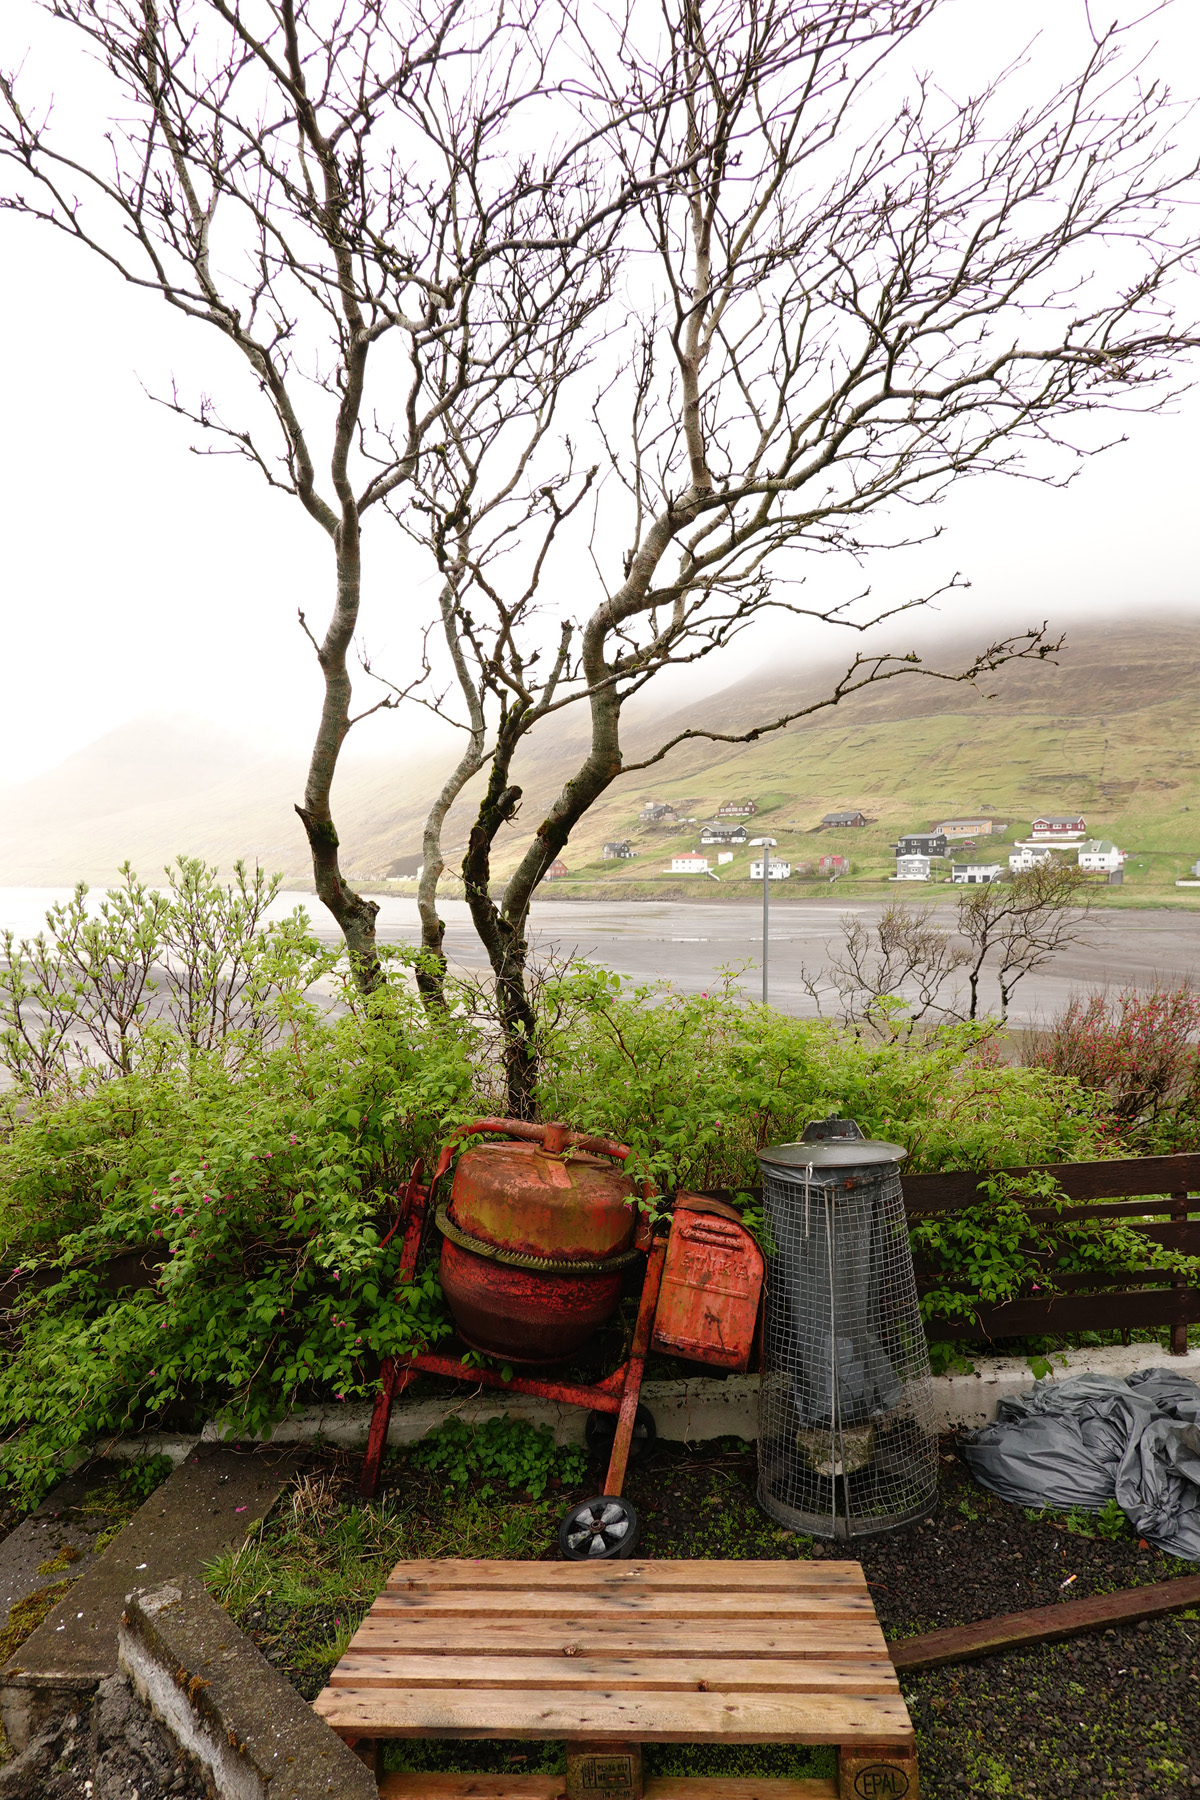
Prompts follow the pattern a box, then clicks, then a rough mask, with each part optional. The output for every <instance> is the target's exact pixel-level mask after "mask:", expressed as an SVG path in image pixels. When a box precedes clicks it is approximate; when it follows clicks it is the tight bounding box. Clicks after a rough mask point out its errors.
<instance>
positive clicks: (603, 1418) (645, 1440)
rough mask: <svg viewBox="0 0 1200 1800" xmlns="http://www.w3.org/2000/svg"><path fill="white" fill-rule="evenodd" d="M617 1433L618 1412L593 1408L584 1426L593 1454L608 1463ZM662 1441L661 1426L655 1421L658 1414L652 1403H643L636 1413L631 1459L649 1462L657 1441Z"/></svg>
mask: <svg viewBox="0 0 1200 1800" xmlns="http://www.w3.org/2000/svg"><path fill="white" fill-rule="evenodd" d="M616 1435H617V1415H616V1413H610V1412H590V1413H589V1414H588V1416H587V1420H586V1422H585V1424H584V1427H583V1441H584V1444H585V1446H586V1448H587V1453H588V1455H589V1456H591V1457H594V1459H595V1460H596V1461H597V1462H602V1463H604V1465H605V1467H607V1466H608V1459H609V1457H610V1456H611V1455H612V1447H613V1439H614V1438H615V1437H616ZM657 1442H658V1426H657V1425H656V1424H655V1423H654V1414H653V1413H652V1412H651V1411H650V1408H649V1407H648V1406H642V1405H641V1404H640V1403H639V1405H638V1409H637V1411H636V1413H634V1415H633V1436H632V1438H631V1439H630V1441H629V1460H630V1462H631V1463H640V1462H645V1460H646V1458H647V1457H648V1456H649V1454H650V1452H651V1451H652V1450H653V1448H654V1446H655V1444H656V1443H657Z"/></svg>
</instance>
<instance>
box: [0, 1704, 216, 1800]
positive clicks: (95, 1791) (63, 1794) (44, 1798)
mask: <svg viewBox="0 0 1200 1800" xmlns="http://www.w3.org/2000/svg"><path fill="white" fill-rule="evenodd" d="M134 1796H136V1800H211V1796H212V1789H211V1788H210V1787H209V1786H207V1785H206V1783H205V1781H204V1779H203V1777H202V1775H201V1773H200V1769H199V1767H198V1765H197V1764H195V1763H194V1762H192V1760H191V1758H190V1757H185V1756H183V1755H181V1753H180V1751H179V1748H178V1746H177V1745H176V1744H175V1743H174V1741H173V1740H172V1739H171V1738H170V1737H169V1736H168V1735H167V1733H166V1732H165V1731H164V1730H163V1729H162V1727H161V1726H160V1725H159V1724H158V1722H157V1720H156V1719H154V1718H153V1716H152V1715H151V1713H150V1712H149V1711H148V1710H147V1708H146V1707H144V1706H143V1705H142V1704H141V1702H140V1701H139V1700H138V1699H137V1698H136V1696H135V1695H134V1694H133V1692H132V1691H131V1689H130V1687H129V1684H128V1683H127V1682H126V1681H125V1680H124V1678H123V1677H122V1676H120V1675H114V1676H112V1677H111V1679H110V1680H108V1681H105V1682H102V1683H101V1685H100V1687H99V1688H98V1689H97V1691H96V1697H95V1699H94V1701H93V1702H92V1703H91V1705H90V1706H88V1707H87V1708H86V1709H84V1708H81V1709H80V1711H79V1712H78V1713H73V1714H71V1716H70V1717H69V1718H68V1719H67V1721H66V1723H65V1725H64V1726H63V1729H62V1730H61V1731H59V1732H57V1733H53V1734H48V1735H47V1736H46V1737H42V1738H37V1739H35V1741H34V1742H33V1743H32V1744H30V1746H29V1748H28V1749H27V1750H26V1751H25V1752H24V1754H23V1755H22V1756H20V1757H18V1758H17V1759H16V1760H15V1761H13V1762H10V1763H8V1764H6V1765H5V1766H4V1767H2V1768H0V1800H134Z"/></svg>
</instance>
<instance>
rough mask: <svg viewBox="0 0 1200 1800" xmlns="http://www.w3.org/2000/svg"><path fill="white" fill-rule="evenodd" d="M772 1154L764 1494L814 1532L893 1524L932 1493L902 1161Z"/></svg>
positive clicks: (923, 1361)
mask: <svg viewBox="0 0 1200 1800" xmlns="http://www.w3.org/2000/svg"><path fill="white" fill-rule="evenodd" d="M847 1148H849V1146H847ZM795 1150H796V1151H798V1150H799V1146H796V1147H795ZM897 1154H899V1152H897ZM770 1155H771V1153H770V1152H767V1153H765V1154H764V1159H763V1205H764V1211H765V1213H766V1217H767V1221H768V1223H769V1225H770V1231H771V1238H772V1247H771V1252H770V1254H769V1257H768V1274H767V1301H766V1320H765V1329H764V1343H763V1348H764V1375H763V1388H762V1401H761V1410H760V1418H759V1440H758V1442H759V1475H758V1498H759V1504H760V1505H761V1506H762V1507H763V1509H764V1510H765V1511H766V1512H768V1513H769V1514H770V1515H771V1517H772V1518H774V1519H778V1520H779V1522H780V1523H781V1524H783V1525H788V1526H791V1527H792V1528H793V1529H794V1530H797V1531H804V1532H809V1533H811V1534H812V1535H814V1536H817V1537H833V1538H840V1539H849V1538H855V1537H866V1536H868V1535H869V1534H870V1533H872V1532H878V1531H888V1530H892V1529H894V1528H895V1527H896V1526H898V1525H903V1524H905V1523H907V1522H909V1521H910V1520H913V1519H919V1518H922V1517H923V1516H924V1515H925V1514H926V1513H927V1512H929V1511H930V1509H931V1508H932V1506H933V1503H934V1501H935V1499H936V1497H937V1435H936V1432H935V1430H934V1427H933V1409H932V1393H931V1389H930V1369H929V1350H928V1346H927V1344H926V1341H925V1332H924V1328H923V1326H922V1324H921V1315H920V1310H919V1308H918V1305H917V1284H916V1279H915V1277H914V1274H913V1264H912V1252H911V1250H910V1248H909V1241H908V1226H907V1221H906V1219H905V1214H904V1200H903V1196H902V1193H901V1189H900V1175H899V1170H898V1168H897V1166H896V1163H895V1162H886V1161H885V1162H880V1161H876V1162H874V1163H872V1164H870V1165H867V1166H844V1167H840V1168H821V1167H812V1166H810V1165H797V1166H793V1167H791V1168H789V1169H787V1170H786V1171H785V1172H781V1171H780V1169H779V1168H777V1167H772V1166H771V1164H770V1162H769V1160H768V1158H769V1157H770Z"/></svg>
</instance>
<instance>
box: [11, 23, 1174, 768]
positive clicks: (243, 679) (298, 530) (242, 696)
mask: <svg viewBox="0 0 1200 1800" xmlns="http://www.w3.org/2000/svg"><path fill="white" fill-rule="evenodd" d="M1098 5H1099V7H1100V8H1101V9H1102V10H1103V13H1104V19H1105V20H1106V19H1107V18H1108V17H1110V16H1113V15H1114V14H1115V15H1116V16H1118V17H1133V16H1134V15H1135V13H1137V14H1140V13H1141V12H1142V11H1143V10H1145V9H1144V8H1143V7H1142V6H1137V7H1136V8H1135V7H1134V6H1132V5H1130V4H1129V0H1098ZM0 10H2V17H0V63H2V64H3V65H4V66H6V67H11V66H12V65H13V64H14V63H15V62H17V61H18V60H20V58H21V57H22V56H23V55H24V53H25V50H26V48H27V47H29V48H30V55H29V59H28V64H27V79H29V80H30V81H31V82H32V83H33V84H34V85H35V86H36V87H38V88H39V89H47V88H52V89H53V91H54V93H55V95H56V102H57V105H58V107H59V108H60V109H63V110H64V111H66V112H68V113H69V112H70V110H71V109H72V108H73V107H76V106H80V107H83V106H86V105H87V103H88V101H89V99H90V98H91V97H92V96H94V94H95V91H96V89H95V82H94V77H91V76H89V75H87V74H86V73H83V72H81V70H80V68H79V66H78V65H77V63H76V62H75V61H74V60H73V55H72V46H71V43H70V38H69V35H68V33H67V32H66V31H65V30H64V28H62V27H61V26H60V27H57V28H55V27H52V26H48V25H47V23H46V22H45V21H44V20H43V19H41V18H40V17H38V16H37V13H36V9H35V8H34V6H33V5H31V4H30V0H5V3H4V5H3V8H2V9H0ZM1047 12H1049V14H1050V28H1051V31H1052V36H1051V37H1050V38H1048V39H1047V40H1045V42H1044V44H1043V46H1042V47H1041V48H1040V49H1039V50H1037V51H1036V52H1035V60H1034V66H1033V74H1034V76H1036V75H1037V74H1038V73H1039V71H1040V68H1041V66H1042V63H1043V62H1044V65H1045V66H1046V67H1049V66H1050V64H1051V63H1052V62H1053V60H1054V58H1055V57H1056V56H1057V55H1059V54H1060V53H1061V52H1062V51H1063V48H1064V46H1065V45H1067V44H1069V43H1070V42H1071V41H1078V31H1079V27H1080V22H1081V20H1082V18H1083V7H1082V4H1079V3H1078V0H1052V4H1051V6H1050V8H1049V9H1047V7H1046V5H1045V0H1036V3H1033V0H1008V4H1007V5H1006V6H1004V7H1003V8H1000V7H997V6H995V5H983V4H980V0H959V3H958V4H957V5H955V6H951V7H949V8H947V13H946V15H945V17H944V19H943V22H942V23H941V25H940V26H939V30H938V33H937V36H936V37H935V38H933V39H931V40H928V41H927V43H926V45H925V46H924V48H923V54H924V56H925V57H926V58H928V57H929V56H934V57H936V66H937V72H938V75H939V78H940V79H942V80H943V81H944V83H945V85H946V86H947V87H950V88H961V87H963V86H967V85H971V84H973V83H977V82H978V80H979V79H980V77H981V76H985V75H986V74H988V73H990V72H992V71H993V70H994V68H995V67H996V66H997V64H998V63H999V62H1000V61H1001V60H1002V59H1003V58H1004V57H1005V56H1007V55H1008V54H1009V53H1010V51H1011V50H1013V49H1015V48H1016V47H1017V46H1018V45H1019V43H1020V42H1021V41H1022V40H1023V39H1026V38H1028V37H1030V36H1032V35H1033V34H1034V33H1035V32H1036V31H1037V30H1038V29H1039V28H1041V26H1042V25H1043V21H1044V19H1045V16H1046V14H1047ZM1097 18H1098V22H1103V21H1101V20H1100V18H1099V13H1098V14H1097ZM1154 35H1155V36H1156V37H1157V38H1158V39H1159V40H1160V47H1159V49H1158V50H1157V52H1155V53H1154V55H1153V56H1152V59H1151V64H1152V67H1153V69H1154V71H1155V72H1156V73H1164V74H1166V75H1167V76H1168V77H1169V79H1170V80H1171V81H1172V83H1173V85H1174V86H1175V87H1176V88H1177V89H1178V90H1180V91H1182V92H1192V93H1194V92H1197V91H1200V6H1198V5H1197V4H1196V3H1195V0H1178V3H1177V4H1176V5H1174V6H1173V7H1172V8H1170V9H1169V10H1168V11H1167V13H1165V14H1164V15H1163V16H1162V17H1160V18H1159V19H1158V20H1156V21H1155V25H1154ZM1039 59H1042V61H1039ZM0 267H3V269H4V271H5V279H4V282H3V286H2V289H0V334H2V335H0V342H2V343H3V345H4V347H5V352H6V354H5V355H4V359H3V368H4V389H3V395H4V400H3V404H4V424H5V429H4V431H3V432H2V433H0V461H2V465H3V468H2V483H0V506H2V507H3V528H4V529H3V542H4V564H3V577H2V584H3V585H2V591H0V605H2V608H3V621H2V623H3V639H2V642H3V667H4V674H5V680H4V703H3V706H2V707H0V783H3V782H5V781H16V780H20V779H22V778H25V777H28V776H29V775H32V774H34V773H36V772H38V771H39V770H41V769H43V768H46V767H49V766H51V765H53V764H54V763H57V762H59V761H61V760H62V758H63V757H64V756H65V755H67V754H69V753H70V752H71V751H73V750H75V749H77V748H79V747H80V746H81V745H83V744H85V743H87V742H88V741H90V740H91V739H93V738H95V737H96V736H98V735H99V734H101V733H102V732H104V731H106V730H107V729H110V728H111V727H112V726H114V725H117V724H119V723H121V722H123V721H125V720H127V719H129V718H131V717H133V716H135V715H138V714H140V713H143V712H146V711H147V710H154V711H160V712H161V711H166V712H187V713H193V714H196V715H199V716H200V717H202V718H205V719H208V720H211V721H214V722H216V723H218V724H221V725H224V726H227V727H229V728H231V729H233V730H236V731H242V732H244V733H245V734H246V735H248V736H250V737H252V738H255V739H262V740H266V741H276V742H281V743H285V744H288V745H292V746H298V745H300V744H302V743H303V742H304V741H305V740H306V738H307V736H308V734H309V733H310V731H311V725H312V721H313V719H314V717H315V710H316V706H317V701H318V694H319V682H318V679H317V672H316V669H315V666H314V663H313V658H312V653H311V651H310V650H309V649H308V646H307V645H306V643H305V641H304V640H303V638H302V637H301V634H300V632H299V630H298V628H297V626H296V623H295V617H296V608H297V606H298V605H302V606H304V607H305V608H306V610H307V611H308V612H309V614H310V617H311V618H312V619H313V620H314V621H319V620H321V619H323V617H324V610H325V606H326V604H327V595H328V589H329V578H330V574H331V568H330V560H329V553H328V550H327V546H326V544H325V540H324V539H323V537H322V535H321V534H320V533H319V532H318V530H317V528H316V527H315V526H313V525H311V524H309V523H308V522H307V521H306V520H305V519H304V518H303V517H302V516H301V515H300V512H299V509H298V507H297V506H296V505H295V503H294V502H292V501H290V500H287V499H285V498H282V497H279V496H275V495H272V494H269V493H268V492H267V491H266V490H265V488H264V487H263V485H262V484H261V483H260V482H258V481H256V480H255V478H254V476H253V475H252V474H251V473H250V471H249V470H247V469H245V468H244V467H243V466H240V465H238V464H235V463H233V462H230V461H227V460H205V461H199V460H197V459H196V458H195V457H193V456H191V455H189V451H188V444H189V441H190V434H189V432H188V430H187V428H186V427H185V426H183V425H182V424H181V423H180V422H179V421H178V420H176V419H174V418H173V417H171V416H170V415H169V414H168V413H167V412H166V411H164V410H163V409H162V408H160V407H157V406H155V405H154V404H153V403H152V402H151V401H150V400H149V399H147V397H146V393H145V391H144V390H145V389H147V388H148V389H151V390H158V391H162V390H164V389H166V388H167V387H168V386H169V384H170V381H171V379H172V377H174V378H175V379H176V380H178V382H179V384H180V386H181V388H183V389H185V390H189V391H192V392H196V391H199V390H200V389H207V390H209V391H211V390H212V389H213V388H214V387H215V386H219V382H220V380H221V379H222V378H223V376H222V372H221V370H220V369H215V368H214V365H213V363H212V361H211V354H212V335H213V334H211V333H207V332H205V331H204V330H203V329H202V328H200V327H196V326H192V327H190V328H189V327H188V326H187V324H186V323H185V322H184V321H182V320H180V319H179V318H177V317H175V316H171V315H169V314H168V313H167V312H166V309H164V308H163V307H162V306H161V304H156V303H155V302H154V301H153V300H150V299H147V298H144V297H140V296H138V295H136V294H132V293H130V291H129V290H128V289H126V288H125V287H124V286H123V285H122V284H121V283H120V282H119V281H118V280H117V279H116V278H115V277H113V276H110V275H108V274H107V273H105V272H104V271H103V270H102V269H101V268H100V267H99V266H98V265H97V264H96V263H95V262H94V261H92V260H90V259H88V258H87V257H86V256H85V255H83V254H82V253H75V252H72V250H71V248H70V246H68V245H66V244H64V243H63V242H61V241H60V240H58V239H56V238H54V237H53V236H52V235H51V234H50V233H48V232H38V231H37V230H35V229H34V228H32V227H29V226H27V225H24V224H21V223H18V222H15V221H14V220H12V219H11V218H10V217H4V216H0ZM1197 310H1198V311H1200V306H1198V307H1197ZM1112 429H1113V431H1114V433H1116V432H1119V431H1121V430H1125V431H1126V432H1127V433H1128V439H1129V441H1128V442H1127V443H1126V444H1125V445H1124V446H1122V447H1120V448H1118V449H1116V450H1113V451H1111V452H1110V453H1108V454H1107V455H1106V456H1104V457H1102V458H1097V459H1095V460H1093V461H1092V462H1091V463H1090V464H1089V465H1088V466H1087V467H1086V468H1085V470H1084V471H1083V473H1082V474H1081V475H1080V476H1079V477H1078V479H1077V481H1076V483H1075V485H1074V486H1073V487H1072V488H1071V489H1070V490H1068V491H1067V492H1065V493H1064V492H1060V491H1056V490H1052V489H1047V488H1043V487H1039V486H1036V485H1034V484H1032V483H1026V482H1016V481H1010V480H988V481H984V482H978V483H968V484H966V485H965V486H964V488H963V489H962V491H961V493H960V494H958V495H956V496H955V498H954V500H953V501H952V502H951V503H950V504H948V505H947V506H946V507H944V508H943V510H942V515H941V517H942V523H943V524H944V525H945V527H946V530H945V533H944V535H943V537H942V539H941V540H940V542H939V543H938V544H937V545H936V546H932V547H930V548H927V549H925V550H922V551H919V552H908V553H905V555H903V556H902V557H899V558H897V559H895V560H893V561H892V562H890V563H889V565H888V567H887V569H886V570H884V569H882V568H881V569H879V570H874V571H872V572H871V574H872V578H873V579H876V580H878V582H879V583H880V592H881V593H882V592H890V593H893V594H894V595H895V596H896V597H899V596H900V594H901V593H902V592H903V591H916V590H918V589H920V588H921V587H923V586H925V585H931V584H932V583H934V582H936V581H938V580H941V579H944V578H946V577H947V576H948V575H950V574H952V573H953V572H954V571H955V570H961V571H963V572H964V573H965V574H966V575H968V576H969V577H970V579H971V581H972V583H973V587H972V590H971V593H970V595H969V596H966V597H963V598H960V599H958V600H956V601H955V602H954V603H953V610H952V611H951V610H950V609H947V613H948V616H951V617H953V619H954V620H955V622H956V624H957V623H958V622H959V621H961V620H964V619H966V618H968V617H975V616H978V617H979V618H980V619H981V621H984V620H986V621H987V623H988V624H989V626H990V624H991V623H992V622H993V621H997V622H1001V623H1005V624H1008V625H1009V626H1011V627H1014V628H1015V627H1022V626H1024V625H1026V624H1027V623H1029V622H1031V621H1036V622H1040V620H1041V619H1042V618H1043V617H1049V619H1050V620H1051V622H1052V624H1053V625H1055V626H1058V627H1064V626H1065V627H1067V628H1068V629H1069V626H1070V622H1071V620H1072V619H1073V618H1077V617H1079V616H1080V615H1081V614H1092V615H1094V614H1095V613H1097V612H1119V613H1121V614H1122V615H1127V614H1129V613H1131V612H1137V611H1139V610H1157V609H1159V608H1163V607H1172V608H1186V609H1189V610H1191V611H1194V610H1195V608H1196V606H1197V603H1198V601H1200V579H1198V576H1197V568H1198V559H1197V554H1196V514H1197V501H1196V493H1197V477H1198V474H1200V470H1198V466H1197V464H1198V456H1197V444H1198V443H1200V398H1198V397H1197V396H1196V395H1195V394H1193V395H1189V396H1187V397H1186V398H1185V399H1184V400H1183V401H1181V402H1180V403H1179V404H1178V406H1177V408H1176V409H1175V412H1174V415H1173V416H1168V417H1165V418H1164V417H1157V418H1151V419H1136V418H1131V419H1128V420H1125V421H1123V422H1122V421H1113V422H1112ZM366 550H367V557H368V577H367V587H366V598H365V606H364V634H365V636H366V638H367V640H368V642H369V643H370V644H371V646H372V648H373V649H375V650H377V652H378V654H379V656H380V660H381V661H383V662H384V663H385V664H386V661H387V656H388V650H389V646H390V647H391V648H392V649H393V650H395V649H396V646H397V644H398V643H399V639H398V638H397V635H396V632H395V629H394V627H393V624H392V621H393V620H395V619H396V618H397V617H398V616H399V615H400V614H401V612H402V611H403V610H404V602H405V601H406V600H407V599H409V598H411V596H410V594H409V584H410V583H411V581H412V579H413V578H412V574H411V571H410V570H409V569H408V568H406V566H405V563H404V560H403V558H402V556H401V555H400V553H399V544H398V539H397V535H396V533H395V530H394V528H393V527H391V526H389V525H387V524H384V525H382V527H378V528H376V529H375V530H374V531H373V532H372V533H371V534H370V535H369V536H368V539H367V545H366ZM828 574H829V570H828V565H822V576H823V577H824V576H826V575H828ZM846 579H847V582H848V583H849V584H850V586H853V585H857V582H856V578H855V576H854V575H852V574H848V575H847V578H846ZM943 616H947V615H943ZM771 631H772V635H771V637H770V639H769V640H767V641H769V643H770V645H771V649H772V654H773V655H775V656H777V655H778V651H779V642H780V640H779V637H778V632H777V628H771ZM397 653H398V652H397ZM765 654H766V642H765V641H764V639H763V638H761V637H759V638H757V639H755V638H753V637H752V638H749V639H747V640H744V641H743V644H742V646H741V648H740V651H739V652H738V655H737V657H736V658H734V659H733V660H732V661H731V662H730V663H727V664H726V665H725V670H726V671H727V672H728V674H729V675H730V676H733V675H740V674H742V673H744V672H745V670H746V669H747V667H748V666H749V665H752V664H753V663H755V662H756V661H757V660H761V659H762V658H763V657H764V656H765ZM715 674H716V672H715V671H713V672H712V676H710V679H712V678H713V676H715ZM415 729H417V728H416V727H414V726H413V725H411V724H409V725H402V724H401V723H400V722H399V721H398V720H396V719H393V718H385V719H383V720H382V721H380V723H379V726H378V729H375V728H374V727H373V728H372V732H371V735H370V736H368V737H367V738H366V739H365V740H364V741H365V743H366V745H367V747H369V748H373V749H376V750H381V749H383V748H385V747H386V745H387V744H388V743H391V742H396V741H398V738H399V734H400V733H402V732H408V733H410V734H411V733H412V732H413V731H414V730H415Z"/></svg>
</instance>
